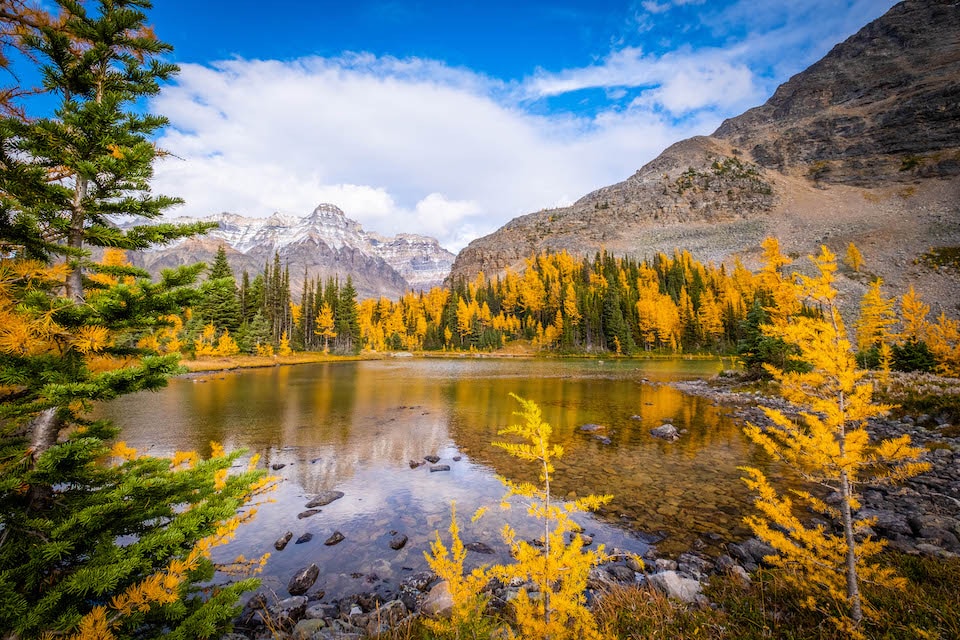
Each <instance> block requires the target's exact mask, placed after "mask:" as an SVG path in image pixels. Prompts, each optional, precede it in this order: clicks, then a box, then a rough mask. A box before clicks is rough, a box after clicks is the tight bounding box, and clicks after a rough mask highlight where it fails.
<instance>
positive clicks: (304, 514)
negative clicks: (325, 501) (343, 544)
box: [297, 509, 320, 520]
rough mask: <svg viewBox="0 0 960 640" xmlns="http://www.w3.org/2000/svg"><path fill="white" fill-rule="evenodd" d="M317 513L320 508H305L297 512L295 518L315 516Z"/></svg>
mask: <svg viewBox="0 0 960 640" xmlns="http://www.w3.org/2000/svg"><path fill="white" fill-rule="evenodd" d="M318 513H320V509H307V510H306V511H301V512H300V513H298V514H297V518H298V519H299V520H303V519H304V518H309V517H310V516H315V515H317V514H318Z"/></svg>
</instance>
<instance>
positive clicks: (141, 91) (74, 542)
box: [0, 0, 264, 638]
mask: <svg viewBox="0 0 960 640" xmlns="http://www.w3.org/2000/svg"><path fill="white" fill-rule="evenodd" d="M55 4H56V6H57V7H58V11H59V13H60V14H59V15H58V16H49V19H45V20H42V21H37V22H36V23H34V24H32V25H26V26H25V27H24V28H23V29H19V30H17V33H18V37H19V38H21V40H20V43H19V44H20V45H21V46H22V47H23V48H24V49H26V50H27V51H28V52H29V54H30V56H32V57H33V58H35V59H37V60H38V61H39V63H40V65H41V73H42V75H43V85H44V87H45V88H46V89H47V90H48V91H49V92H50V94H51V96H52V97H53V98H54V99H55V100H56V101H57V107H56V109H55V110H54V114H53V116H51V117H47V118H43V117H29V118H26V117H21V116H22V114H20V113H17V112H16V110H14V111H12V112H11V111H8V112H7V113H8V115H6V116H5V117H3V118H2V119H0V191H2V196H3V197H2V198H0V201H2V205H0V244H2V245H3V247H4V251H3V254H2V257H0V400H2V403H0V629H2V634H3V636H4V637H9V638H33V637H38V636H41V635H42V636H45V637H52V636H54V635H69V634H73V633H78V632H80V633H87V636H88V637H94V634H95V635H96V637H102V638H107V637H130V636H133V635H136V636H137V637H142V638H153V637H160V636H165V637H170V638H208V637H214V636H218V635H219V634H221V633H222V630H223V627H224V626H225V625H227V624H228V623H229V620H230V619H231V617H232V615H233V613H234V611H235V603H236V599H237V597H238V595H239V593H240V592H242V591H243V590H244V589H247V588H250V587H251V586H252V584H251V583H250V582H249V581H241V582H238V583H236V584H234V585H233V586H230V587H227V588H224V589H221V590H220V591H218V592H217V593H215V594H213V595H212V596H211V595H203V594H201V593H200V591H199V589H198V588H197V585H198V583H200V582H202V581H205V580H209V579H210V578H212V576H213V571H214V568H215V567H214V564H213V563H212V562H211V560H210V550H211V548H212V547H213V546H216V545H217V544H222V543H223V542H225V541H226V540H228V539H229V538H230V537H231V536H232V532H233V530H235V528H236V526H237V525H238V524H239V523H240V522H241V518H239V517H237V516H235V513H236V511H237V509H238V508H239V507H241V506H242V505H243V504H244V503H246V502H248V501H249V500H251V499H252V498H253V497H254V496H255V495H256V494H258V493H259V492H260V491H261V490H262V489H263V488H264V484H263V483H264V479H263V478H262V473H260V472H257V471H253V470H252V467H251V470H248V471H245V472H240V473H234V474H233V475H230V468H231V466H232V465H233V462H234V461H235V459H236V457H237V456H236V455H232V456H228V455H225V454H224V452H223V450H222V448H220V447H219V446H215V447H213V449H212V455H211V457H210V459H208V460H200V459H199V457H198V456H197V454H196V453H195V452H191V453H186V454H180V455H178V456H177V457H175V458H174V459H173V460H166V459H156V458H149V457H142V456H138V455H137V452H136V451H135V450H133V449H132V448H130V447H127V446H126V445H124V444H123V443H122V442H118V443H115V444H114V445H113V446H112V447H111V446H110V444H109V440H111V439H112V438H114V436H115V435H116V434H117V430H116V429H115V428H113V427H111V426H110V425H109V424H107V423H105V422H103V421H91V420H89V419H88V418H87V417H86V411H87V410H88V409H89V404H90V403H91V402H94V401H102V400H109V399H111V398H114V397H117V396H118V395H122V394H125V393H130V392H134V391H138V390H141V389H155V388H157V387H159V386H162V385H163V384H164V382H165V380H166V378H167V377H168V376H169V375H170V374H171V373H174V372H176V371H178V370H179V369H178V365H177V360H176V356H175V355H172V356H158V355H156V354H153V353H149V352H147V351H145V350H143V349H141V348H138V347H137V346H136V345H137V344H138V342H140V338H141V337H143V336H144V335H146V334H147V333H149V332H150V331H152V330H153V329H155V328H158V327H162V326H163V325H164V324H165V323H166V322H168V320H167V318H169V317H170V315H171V314H174V313H178V312H180V311H181V309H182V308H183V307H184V306H188V305H190V304H192V302H193V301H194V300H195V296H196V291H195V290H194V289H193V288H192V287H191V286H190V285H191V284H192V282H193V281H194V280H195V278H196V276H197V275H198V273H199V268H197V267H194V268H182V269H180V270H178V271H168V272H165V273H164V275H163V276H162V278H161V280H160V282H157V283H153V282H150V281H149V279H148V278H147V274H146V273H145V272H142V271H140V270H138V269H134V268H132V267H129V266H124V265H121V264H113V265H111V266H103V265H96V264H95V263H93V262H91V261H90V260H89V258H88V255H87V250H86V248H87V247H88V246H105V247H117V248H122V249H139V248H144V247H146V246H149V245H150V244H152V243H156V242H164V241H168V240H172V239H174V238H177V237H182V236H185V235H190V234H193V233H196V232H199V231H202V230H204V229H205V227H204V226H203V225H189V226H176V225H171V224H155V225H149V224H144V225H141V226H137V227H134V228H133V229H131V230H128V231H122V230H119V229H117V228H116V226H114V225H113V224H112V219H113V218H114V216H121V215H123V216H126V215H136V216H141V217H142V218H145V219H150V218H155V217H157V216H159V215H161V214H162V212H163V210H164V209H165V208H167V207H169V206H170V205H172V204H175V203H177V202H178V200H177V199H176V198H170V197H165V196H155V195H153V194H151V192H150V187H149V181H150V178H151V176H152V172H153V161H154V159H155V158H156V157H157V156H158V153H160V151H159V150H158V149H156V148H155V147H154V144H153V142H152V138H153V137H154V135H155V134H156V132H157V130H158V129H159V128H160V127H162V126H163V125H164V124H165V120H164V119H163V118H161V117H158V116H156V115H153V114H149V113H145V112H144V111H143V109H142V104H141V101H142V99H143V98H145V97H148V96H150V95H153V94H155V93H156V92H157V91H158V90H159V83H160V82H162V81H164V80H166V79H168V78H169V77H170V76H171V75H172V74H173V73H174V72H175V71H176V68H175V67H174V66H172V65H169V64H166V63H163V62H162V61H161V60H160V59H159V57H158V56H160V55H162V54H163V53H165V52H167V51H169V49H170V47H169V46H168V45H166V44H164V43H162V42H160V41H158V40H157V39H156V38H155V37H154V36H153V34H152V31H151V30H150V29H149V27H147V18H146V15H145V14H144V10H146V9H149V8H150V3H149V2H147V1H145V0H109V1H108V0H101V1H100V2H92V1H91V2H77V1H70V0H59V1H58V2H56V3H55ZM11 6H12V7H13V8H14V9H16V8H17V7H20V6H21V5H16V6H13V5H11ZM2 19H4V20H6V19H7V18H6V17H3V18H2ZM21 26H23V25H21ZM87 274H91V275H93V276H95V277H94V278H87V277H86V275H87ZM246 513H247V515H245V516H244V517H243V518H244V519H245V518H247V517H249V514H250V513H252V511H251V510H248V511H247V512H246ZM118 541H123V542H122V544H120V543H118Z"/></svg>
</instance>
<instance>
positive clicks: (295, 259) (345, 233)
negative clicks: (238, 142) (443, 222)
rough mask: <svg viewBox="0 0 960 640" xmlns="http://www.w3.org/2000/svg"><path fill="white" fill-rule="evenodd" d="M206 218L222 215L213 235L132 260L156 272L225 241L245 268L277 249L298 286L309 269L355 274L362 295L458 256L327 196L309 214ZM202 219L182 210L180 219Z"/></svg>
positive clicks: (383, 290) (402, 287) (435, 271)
mask: <svg viewBox="0 0 960 640" xmlns="http://www.w3.org/2000/svg"><path fill="white" fill-rule="evenodd" d="M200 220H202V221H204V222H215V223H217V225H218V228H216V229H214V230H212V231H210V232H209V233H208V234H207V235H205V236H200V237H197V238H190V239H186V240H181V241H179V242H176V243H173V244H170V245H167V246H165V247H156V248H153V249H150V250H147V251H142V252H138V253H135V254H133V255H132V256H131V260H132V261H133V262H134V264H137V265H139V266H142V267H144V268H146V269H147V270H149V271H151V272H154V273H156V272H159V271H160V270H161V269H164V268H169V267H176V266H179V265H183V264H192V263H195V262H206V263H207V264H210V263H211V262H212V260H213V257H214V255H215V254H216V252H217V249H218V248H219V247H220V246H221V245H223V246H224V248H225V250H226V251H227V258H228V259H229V261H230V265H231V267H232V268H233V270H234V273H235V275H237V276H239V275H240V273H241V272H242V271H244V270H246V271H248V272H249V273H250V276H251V277H253V276H255V275H256V274H257V273H259V272H260V271H261V270H262V269H263V266H264V264H265V263H267V262H268V261H272V260H273V256H274V253H277V254H279V255H280V259H281V261H282V262H284V263H286V264H289V267H290V279H291V285H292V287H293V289H294V290H296V289H298V288H299V287H300V286H301V285H302V281H303V275H304V269H306V273H307V275H308V277H310V278H316V277H321V278H323V279H326V278H328V277H339V278H340V279H341V281H342V280H346V278H347V276H348V275H349V276H350V277H351V278H352V279H353V283H354V286H355V287H356V289H357V293H358V294H359V295H360V296H361V297H379V296H387V297H389V298H397V297H399V296H400V295H402V294H403V293H405V292H406V291H408V290H411V289H414V290H418V289H429V288H431V287H433V286H436V285H439V284H441V283H442V282H443V279H444V278H445V277H446V276H447V274H448V273H449V272H450V266H451V265H452V264H453V259H454V256H453V254H452V253H450V252H449V251H447V250H446V249H444V248H443V247H441V246H440V243H439V242H438V241H437V240H436V239H434V238H430V237H427V236H419V235H413V234H399V235H397V236H395V237H392V238H388V237H384V236H381V235H378V234H375V233H368V232H366V231H364V230H363V227H362V226H361V225H360V224H359V223H358V222H356V221H354V220H351V219H350V218H348V217H347V216H346V215H345V214H344V212H343V211H341V210H340V208H339V207H337V206H335V205H332V204H321V205H319V206H317V207H316V208H315V209H314V210H313V211H312V212H311V213H310V214H308V215H306V216H304V217H302V218H297V217H295V216H289V215H282V214H279V213H275V214H273V215H272V216H270V217H268V218H246V217H243V216H239V215H236V214H232V213H219V214H216V215H213V216H208V217H206V218H201V219H200ZM195 221H196V219H194V218H180V219H177V220H175V221H174V222H195Z"/></svg>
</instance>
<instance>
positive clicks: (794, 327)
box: [742, 247, 929, 634]
mask: <svg viewBox="0 0 960 640" xmlns="http://www.w3.org/2000/svg"><path fill="white" fill-rule="evenodd" d="M812 259H813V261H814V264H815V266H816V268H817V272H818V275H817V276H815V277H807V276H800V281H799V282H794V281H791V280H789V279H784V281H783V283H784V285H785V287H789V288H791V289H792V290H793V292H794V294H793V295H794V298H795V301H794V303H793V304H792V305H791V306H792V307H793V308H800V307H801V306H802V303H806V304H807V305H808V306H809V307H813V308H819V309H821V310H822V313H821V314H819V315H813V314H809V313H807V314H790V315H780V316H779V318H778V319H776V320H775V321H774V322H773V324H771V325H768V326H765V327H764V332H765V333H767V334H768V335H770V336H773V337H777V338H780V339H782V340H784V341H785V342H787V343H790V344H793V345H796V347H797V350H798V355H797V358H799V359H801V360H803V361H804V362H806V363H808V364H809V365H810V369H811V370H810V371H808V372H785V371H783V370H780V369H777V368H775V367H771V366H769V365H768V370H769V371H770V372H771V373H772V374H773V376H774V378H775V379H776V380H777V381H778V382H779V383H780V393H781V395H782V396H783V397H784V398H785V399H787V400H789V401H791V402H793V403H795V404H796V405H798V406H799V407H801V409H802V411H801V413H800V421H799V422H798V423H797V422H794V421H792V420H791V419H790V418H788V417H787V416H786V415H785V414H784V413H783V412H782V411H780V410H776V409H769V408H765V409H764V413H765V414H766V415H767V417H768V418H769V420H770V422H771V424H770V426H768V427H763V428H761V427H760V426H757V425H753V424H750V425H748V426H747V428H746V429H745V431H746V434H747V435H748V436H749V437H750V438H751V439H752V440H753V441H754V442H756V443H758V444H759V445H761V446H762V447H763V448H764V449H765V450H766V451H767V452H768V453H769V454H770V455H771V456H772V457H774V458H776V459H778V460H781V461H783V462H785V463H786V464H788V465H789V466H790V467H792V468H793V469H795V470H796V471H797V472H799V474H800V476H801V477H802V478H803V479H804V480H806V481H807V482H809V483H810V484H811V485H814V486H820V487H827V488H829V489H831V490H833V491H834V492H835V495H837V496H838V497H839V503H838V504H837V506H832V505H831V504H828V503H827V502H826V501H825V500H823V499H822V498H820V497H818V496H815V495H813V494H812V493H810V492H808V491H793V492H792V494H793V497H792V498H791V497H789V496H784V495H780V494H778V493H777V491H776V490H775V489H774V488H773V486H772V485H771V484H770V483H769V482H768V481H767V479H766V477H765V476H764V474H763V473H762V472H761V471H760V470H759V469H756V468H749V467H744V468H742V469H743V470H744V471H745V472H746V473H747V475H748V477H747V478H745V481H746V483H747V484H748V486H750V488H751V489H753V490H755V491H756V492H757V498H756V502H755V503H756V506H757V508H758V509H759V511H760V513H759V514H758V515H751V516H749V517H747V518H746V522H747V524H748V525H749V526H750V528H751V529H752V530H753V531H754V533H755V534H756V535H757V536H758V537H760V538H761V539H762V540H764V541H766V542H768V543H769V544H770V545H771V546H772V547H773V548H774V549H776V551H777V553H778V555H776V556H773V557H771V558H770V560H771V562H772V563H773V564H774V565H775V566H778V567H781V568H783V569H785V570H786V571H785V575H786V577H787V579H788V580H789V581H790V582H792V583H793V584H794V585H795V586H797V587H799V588H801V589H802V590H804V591H806V592H807V593H808V599H807V601H806V603H805V604H806V605H807V606H809V607H811V608H815V609H818V610H821V611H824V612H826V613H828V614H829V615H831V618H832V619H833V620H834V621H835V622H836V623H837V624H838V626H839V627H841V628H843V629H846V630H847V631H849V632H850V633H851V634H858V633H859V631H858V627H859V624H860V622H861V620H862V618H863V616H864V614H865V613H867V614H869V613H872V611H871V609H870V608H869V605H868V603H864V601H863V598H862V597H861V592H860V583H861V582H862V581H870V582H871V583H874V584H880V585H888V586H897V585H900V584H902V580H901V579H900V578H897V577H896V576H895V575H894V574H893V573H892V571H891V570H889V569H885V568H881V567H878V566H877V565H876V564H875V563H873V562H871V559H872V557H873V556H875V555H876V554H877V553H878V552H879V551H880V550H881V549H882V548H883V543H882V541H878V540H875V539H873V538H872V537H871V536H870V535H869V531H868V527H869V526H870V524H871V522H872V521H871V520H870V519H857V518H856V516H855V513H856V511H857V510H858V509H859V507H860V502H859V498H858V490H859V488H860V487H862V486H864V485H869V486H875V485H883V484H891V483H896V482H899V481H902V480H904V479H906V478H909V477H911V476H914V475H916V474H919V473H922V472H924V471H926V470H927V469H928V468H929V465H927V464H926V463H921V462H918V461H917V460H918V458H919V456H920V454H921V453H922V449H919V448H916V447H913V446H911V444H910V437H909V436H908V435H903V436H900V437H897V438H891V439H888V440H883V441H880V442H876V443H874V442H871V439H870V435H869V434H868V432H867V430H866V426H867V420H868V419H869V418H872V417H874V416H878V415H880V414H882V413H883V412H884V411H886V410H887V409H888V407H886V406H884V405H881V404H878V403H876V402H874V401H873V399H872V393H873V387H872V386H871V385H870V384H869V383H866V382H864V381H863V376H864V372H863V371H861V370H859V369H857V366H856V360H855V358H854V354H853V350H852V348H851V344H850V341H849V339H848V338H847V335H846V330H845V328H844V323H843V319H842V318H841V316H840V312H839V310H838V309H837V301H836V297H837V291H836V289H835V288H834V285H833V283H834V273H835V272H836V268H837V266H836V258H835V256H834V255H833V254H832V253H830V251H829V250H828V249H827V248H826V247H822V249H821V253H820V255H819V256H817V257H816V258H812ZM784 290H786V288H785V289H784ZM794 499H797V500H799V501H800V502H801V503H803V504H805V505H806V506H807V507H809V508H810V509H812V510H813V511H815V512H817V513H819V514H821V515H823V516H826V517H827V518H829V519H830V520H831V521H833V522H835V523H838V524H839V525H840V529H841V533H840V534H835V533H833V532H832V531H831V530H830V529H828V528H827V527H825V526H824V525H823V524H818V525H815V526H807V525H806V524H805V523H804V522H802V521H801V520H800V519H799V518H798V517H797V516H796V515H795V514H796V513H797V512H798V511H797V510H796V509H795V506H794V503H793V500H794ZM829 603H832V605H833V606H832V607H831V606H829ZM837 612H839V614H837Z"/></svg>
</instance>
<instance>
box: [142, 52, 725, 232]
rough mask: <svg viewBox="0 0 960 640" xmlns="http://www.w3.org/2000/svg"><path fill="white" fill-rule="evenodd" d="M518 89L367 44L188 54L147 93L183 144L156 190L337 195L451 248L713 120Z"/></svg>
mask: <svg viewBox="0 0 960 640" xmlns="http://www.w3.org/2000/svg"><path fill="white" fill-rule="evenodd" d="M514 89H515V88H510V87H506V86H505V85H502V84H500V83H497V82H496V81H493V80H490V79H488V78H485V77H483V76H480V75H477V74H472V73H471V72H469V71H466V70H460V69H451V68H449V67H447V66H445V65H443V64H442V63H439V62H436V61H425V60H416V59H411V60H396V59H391V58H376V57H373V56H370V55H365V54H360V55H350V56H345V57H343V58H337V59H325V58H307V59H302V60H297V61H293V62H278V61H257V60H251V61H247V60H232V61H227V62H220V63H217V64H216V65H214V66H212V67H205V66H198V65H184V67H183V69H182V71H181V74H180V76H179V78H178V82H177V84H176V85H174V86H171V87H167V88H166V89H164V91H163V92H162V93H161V95H160V96H159V97H158V98H156V100H155V103H154V105H153V106H154V108H155V109H156V110H157V111H159V112H160V113H163V114H165V115H167V116H168V117H169V118H170V120H171V123H172V126H171V127H170V128H169V129H168V131H167V132H166V134H165V135H164V137H163V138H162V140H161V141H160V143H161V145H162V146H164V147H165V148H166V149H168V150H170V151H171V152H173V153H174V154H175V155H176V156H177V158H170V159H168V160H166V161H164V162H163V163H161V165H160V166H159V167H158V170H157V176H156V181H155V183H156V187H157V190H158V191H161V192H165V193H171V194H177V195H180V196H182V197H183V198H185V199H186V201H187V204H186V205H185V207H183V208H181V209H180V210H179V211H177V213H178V214H187V215H207V214H210V213H214V212H218V211H224V210H227V211H232V212H235V213H240V214H244V215H252V216H265V215H269V214H270V213H272V212H273V211H277V210H279V211H283V212H286V213H293V214H299V215H306V214H307V213H308V212H309V211H311V210H312V209H313V207H315V206H316V205H317V204H318V203H319V202H324V201H329V202H333V203H334V204H337V205H338V206H340V207H341V208H342V209H343V210H344V211H345V212H346V213H347V215H348V216H350V217H352V218H354V219H356V220H358V221H360V222H361V223H362V224H363V225H364V226H365V228H367V229H369V230H372V231H377V232H380V233H387V234H392V233H397V232H401V231H403V232H414V233H425V234H430V235H434V236H436V237H438V238H439V239H440V240H441V242H443V243H444V244H445V246H448V247H449V248H451V249H454V250H456V249H459V248H460V247H462V246H463V245H464V244H466V242H468V241H469V240H470V239H472V238H473V237H476V235H478V234H482V233H489V232H490V231H493V230H494V229H496V228H497V227H498V226H500V225H502V224H504V223H505V222H507V221H508V220H510V219H511V218H513V217H515V216H517V215H521V214H524V213H528V212H530V211H535V210H538V209H541V208H545V207H551V206H557V205H560V204H567V203H569V202H571V201H573V200H575V199H576V198H579V197H580V196H582V195H584V194H585V193H587V192H588V191H590V190H592V189H595V188H598V187H600V186H603V185H605V184H609V183H611V182H615V181H618V180H622V179H624V178H626V177H627V176H629V175H630V174H631V173H632V172H633V171H635V170H636V169H637V168H638V167H640V166H641V165H642V164H644V163H645V162H646V161H648V160H649V159H651V158H652V157H654V156H655V155H656V153H658V152H659V151H660V150H662V149H663V147H664V146H666V145H667V144H669V143H671V142H673V141H675V140H676V139H678V138H680V137H683V136H685V135H689V134H691V133H694V132H697V133H700V132H703V131H705V130H704V129H702V128H700V129H693V128H692V127H693V126H695V125H692V124H691V123H689V122H688V123H685V124H682V125H678V126H674V125H671V124H670V123H669V122H668V121H666V120H664V119H663V118H662V116H660V115H657V114H656V113H654V112H653V111H652V110H650V109H648V108H647V107H646V106H637V107H634V108H630V109H627V110H625V111H612V110H610V111H606V112H601V113H600V114H599V115H597V116H596V117H593V118H586V119H585V118H577V117H573V116H570V115H558V116H552V117H548V116H539V115H532V114H531V113H529V112H527V111H525V110H524V109H522V108H520V107H518V106H517V104H516V103H515V102H512V101H511V100H510V99H509V96H510V95H511V94H512V91H513V90H514ZM696 125H699V126H701V127H702V126H704V123H703V122H698V123H696ZM709 125H710V126H712V123H709Z"/></svg>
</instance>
